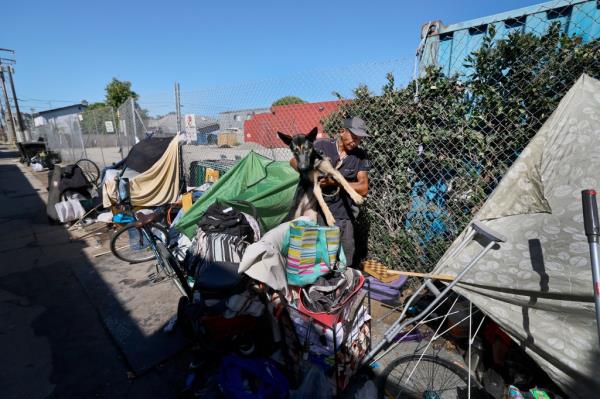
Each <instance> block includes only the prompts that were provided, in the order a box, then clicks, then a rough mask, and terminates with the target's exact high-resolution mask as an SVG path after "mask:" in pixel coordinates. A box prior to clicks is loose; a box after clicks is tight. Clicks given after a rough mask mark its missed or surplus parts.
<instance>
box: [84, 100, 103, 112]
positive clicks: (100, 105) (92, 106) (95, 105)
mask: <svg viewBox="0 0 600 399" xmlns="http://www.w3.org/2000/svg"><path fill="white" fill-rule="evenodd" d="M104 107H106V104H105V103H103V102H101V101H99V102H95V103H91V104H89V105H88V106H87V107H86V108H85V109H86V111H92V110H95V109H98V108H104Z"/></svg>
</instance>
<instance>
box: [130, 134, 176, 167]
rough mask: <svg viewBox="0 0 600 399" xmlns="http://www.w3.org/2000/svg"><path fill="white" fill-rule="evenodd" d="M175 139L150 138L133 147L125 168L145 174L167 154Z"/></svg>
mask: <svg viewBox="0 0 600 399" xmlns="http://www.w3.org/2000/svg"><path fill="white" fill-rule="evenodd" d="M171 140H173V137H150V138H147V139H144V140H142V141H140V142H139V143H137V144H136V145H134V146H133V147H131V150H130V151H129V154H128V155H127V158H125V161H124V163H125V166H126V167H127V168H130V169H133V170H135V171H136V172H139V173H144V172H145V171H147V170H148V169H150V167H151V166H152V165H154V164H155V163H156V161H158V160H159V158H160V157H161V156H162V155H163V154H164V153H165V150H166V149H167V147H168V146H169V143H170V142H171Z"/></svg>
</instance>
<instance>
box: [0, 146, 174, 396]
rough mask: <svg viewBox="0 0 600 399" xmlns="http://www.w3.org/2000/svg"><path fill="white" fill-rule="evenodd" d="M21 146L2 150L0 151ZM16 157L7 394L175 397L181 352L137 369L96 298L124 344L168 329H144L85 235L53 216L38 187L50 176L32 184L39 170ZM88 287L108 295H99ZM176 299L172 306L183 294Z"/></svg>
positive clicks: (2, 203)
mask: <svg viewBox="0 0 600 399" xmlns="http://www.w3.org/2000/svg"><path fill="white" fill-rule="evenodd" d="M10 154H13V155H12V156H11V155H10ZM14 155H15V154H14V153H8V152H5V151H1V150H0V159H8V158H11V157H14ZM13 162H16V160H14V161H12V162H10V161H2V162H0V265H1V266H0V319H1V320H2V323H0V336H1V339H0V353H2V356H0V386H1V387H2V394H1V395H0V396H2V398H7V399H8V398H45V397H51V398H129V397H144V398H170V397H176V394H177V392H178V391H179V389H180V387H181V384H182V382H183V381H182V373H183V371H184V370H185V364H184V362H185V359H184V357H183V356H180V357H179V358H176V359H174V360H173V361H171V362H170V363H169V364H167V365H161V366H159V367H151V368H150V369H148V367H146V369H148V371H147V372H146V373H145V374H143V375H141V376H139V377H137V378H131V377H132V373H131V369H130V368H129V366H128V363H127V362H126V358H125V357H124V356H123V352H121V351H120V350H119V349H118V348H117V346H116V345H115V341H114V340H113V338H112V337H111V334H109V333H108V330H107V328H106V325H105V324H103V323H102V321H101V317H99V316H102V317H104V319H105V320H107V318H106V317H107V316H106V314H105V315H102V311H100V313H99V312H98V310H97V307H95V306H94V304H93V303H92V302H91V301H90V298H94V300H93V302H95V304H96V306H99V307H98V309H102V306H104V305H106V304H108V305H109V308H110V312H109V314H110V315H112V321H113V327H115V326H116V327H115V328H117V329H120V331H121V334H122V335H123V336H125V337H126V339H127V340H126V341H125V343H128V344H134V343H136V342H137V343H138V344H139V345H138V348H150V349H151V348H152V345H154V344H153V343H154V342H157V343H160V342H165V339H168V337H166V338H165V336H164V334H163V333H162V332H161V331H159V332H156V333H155V334H153V335H148V334H144V333H143V332H142V331H141V330H140V329H139V328H137V324H136V323H137V322H138V321H136V320H133V319H132V318H131V317H129V312H130V310H129V309H125V308H124V307H122V306H121V302H120V300H119V298H117V296H116V295H115V294H114V292H113V288H111V287H110V286H109V285H107V284H106V283H105V282H104V281H103V280H102V278H100V273H98V272H97V271H96V267H97V265H95V263H96V262H94V263H92V262H91V261H90V260H89V259H88V256H86V253H85V250H86V248H87V245H86V243H85V242H82V241H72V242H70V241H69V236H68V234H67V231H66V229H65V228H64V227H62V226H51V225H49V224H48V222H47V217H46V212H45V210H46V204H45V203H44V201H43V200H42V199H41V198H40V195H39V193H40V192H42V191H45V190H44V185H43V184H42V183H41V181H40V184H39V187H37V188H35V187H34V186H32V183H30V180H35V179H30V180H28V179H27V178H26V176H25V175H24V172H23V170H21V169H20V168H19V167H18V166H16V165H14V164H11V163H13ZM33 183H34V185H36V186H37V183H36V182H33ZM82 273H83V274H87V275H88V277H87V278H86V281H87V284H85V286H86V288H88V289H87V290H86V289H84V288H83V286H82V285H81V284H80V282H79V281H78V278H77V277H76V274H82ZM89 287H93V288H92V290H97V291H98V292H100V293H101V295H100V294H99V296H98V295H96V296H95V297H94V293H93V292H90V291H89ZM172 306H173V310H175V307H176V303H174V304H173V305H172ZM109 319H110V317H109ZM109 329H110V326H109ZM114 331H115V330H114V329H113V334H114ZM141 351H142V352H143V350H141ZM142 355H143V353H142ZM148 366H154V365H148Z"/></svg>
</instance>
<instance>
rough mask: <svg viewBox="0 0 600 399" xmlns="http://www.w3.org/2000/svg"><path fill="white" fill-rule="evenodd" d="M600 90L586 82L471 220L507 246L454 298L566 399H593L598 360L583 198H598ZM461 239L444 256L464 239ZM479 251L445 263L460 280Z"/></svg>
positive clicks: (443, 268)
mask: <svg viewBox="0 0 600 399" xmlns="http://www.w3.org/2000/svg"><path fill="white" fill-rule="evenodd" d="M599 148H600V81H598V80H595V79H592V78H590V77H589V76H586V75H583V76H582V77H580V78H579V80H578V81H577V82H576V83H575V84H574V85H573V87H572V88H571V89H570V90H569V92H568V93H567V94H566V95H565V97H564V98H563V99H562V101H561V102H560V104H559V105H558V107H557V109H556V110H555V111H554V113H553V114H552V115H551V116H550V118H549V119H548V120H547V121H546V123H545V124H544V125H543V126H542V128H541V129H540V131H539V132H538V133H537V134H536V135H535V137H534V138H533V139H532V140H531V142H530V144H529V145H528V146H527V147H526V148H525V149H524V151H523V152H522V153H521V155H520V157H519V158H518V159H517V160H516V161H515V163H514V164H513V165H512V166H511V168H510V169H509V170H508V172H507V173H506V175H505V176H504V178H503V179H502V181H501V182H500V184H499V185H498V187H497V188H496V190H495V191H494V192H493V193H492V195H491V196H490V198H489V199H488V200H487V202H486V203H485V204H484V206H483V207H482V208H481V209H480V210H479V212H478V214H477V215H476V216H475V219H477V220H481V221H482V222H483V223H484V224H485V225H487V226H489V227H491V228H492V229H494V230H496V231H498V232H500V233H501V234H503V235H505V236H506V237H507V241H506V242H505V243H503V244H501V246H500V248H499V249H498V250H493V251H490V252H489V253H488V254H486V255H485V256H484V257H483V258H482V259H481V260H480V261H479V262H478V263H477V264H476V265H475V267H474V268H473V269H472V270H471V271H470V272H469V273H468V274H467V275H466V278H465V279H464V280H463V281H464V282H465V284H459V285H458V286H457V288H456V291H458V292H459V293H460V294H462V295H464V296H466V297H467V298H468V299H470V300H471V301H472V302H473V303H474V304H475V305H477V306H478V307H479V308H480V309H481V310H482V311H483V312H485V313H486V314H488V315H489V316H491V317H492V318H493V319H494V320H495V321H496V322H497V323H498V324H499V325H500V326H501V327H503V328H504V329H505V330H506V331H507V332H508V333H509V334H510V335H511V336H512V337H513V339H515V340H516V341H517V342H518V343H519V344H520V345H521V346H522V347H524V348H525V349H526V350H527V352H528V353H529V354H530V355H531V356H532V357H533V359H534V360H536V362H538V363H539V364H540V366H541V367H542V368H543V369H544V370H545V371H546V372H547V373H548V374H549V376H550V377H551V378H552V379H553V380H554V381H555V382H556V383H558V384H559V385H560V386H561V387H562V388H563V390H564V391H565V392H566V393H567V394H568V395H569V396H570V397H581V398H592V397H593V398H596V397H598V395H599V393H598V392H600V378H599V376H598V370H600V356H599V347H598V335H597V330H596V320H595V313H594V303H593V291H592V276H591V266H590V257H589V249H588V244H587V240H586V237H585V235H584V232H583V216H582V206H581V190H583V189H586V188H600V151H599ZM465 233H466V231H463V233H462V234H461V235H460V236H459V237H458V238H457V239H456V241H455V242H454V243H453V244H452V245H451V246H450V248H449V249H448V252H446V254H448V253H449V252H450V251H452V250H453V249H454V248H455V247H456V246H457V245H458V243H459V242H460V241H461V240H462V239H463V237H464V235H465ZM480 249H481V245H480V244H479V243H477V242H475V241H474V242H472V243H471V244H469V245H468V246H467V247H466V249H465V250H464V251H463V252H462V254H461V255H460V256H455V257H453V258H452V259H446V258H447V256H444V257H442V259H441V260H440V262H439V263H438V266H437V267H436V269H435V272H436V273H443V274H452V275H456V274H458V273H459V272H460V271H461V270H462V269H464V267H465V266H466V264H467V262H468V260H469V259H472V257H473V256H474V254H476V253H478V252H479V251H480Z"/></svg>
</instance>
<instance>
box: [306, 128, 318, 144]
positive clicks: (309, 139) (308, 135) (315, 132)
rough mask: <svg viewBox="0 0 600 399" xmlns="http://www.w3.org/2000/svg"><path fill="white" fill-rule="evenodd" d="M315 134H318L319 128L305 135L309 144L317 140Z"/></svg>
mask: <svg viewBox="0 0 600 399" xmlns="http://www.w3.org/2000/svg"><path fill="white" fill-rule="evenodd" d="M317 133H319V128H316V127H315V128H314V129H313V130H311V131H310V133H308V134H307V135H306V140H308V141H310V142H314V141H315V140H316V139H317Z"/></svg>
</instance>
